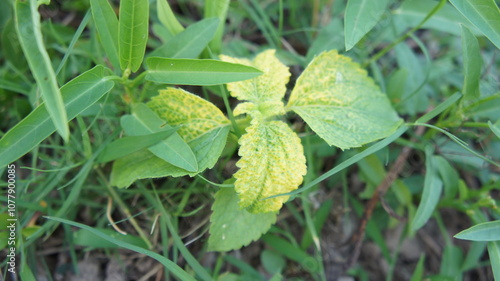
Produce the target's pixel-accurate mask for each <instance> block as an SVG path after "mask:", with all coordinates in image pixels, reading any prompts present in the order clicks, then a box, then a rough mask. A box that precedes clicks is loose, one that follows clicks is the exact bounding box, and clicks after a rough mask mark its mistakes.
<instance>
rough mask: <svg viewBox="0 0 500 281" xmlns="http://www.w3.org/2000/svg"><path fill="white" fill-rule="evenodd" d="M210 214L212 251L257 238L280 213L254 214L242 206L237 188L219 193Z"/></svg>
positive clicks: (232, 248)
mask: <svg viewBox="0 0 500 281" xmlns="http://www.w3.org/2000/svg"><path fill="white" fill-rule="evenodd" d="M212 211H213V213H212V216H211V217H210V222H211V224H210V237H209V238H208V250H209V251H221V252H224V251H230V250H236V249H239V248H241V247H243V246H246V245H248V244H250V242H252V241H254V240H257V239H258V238H259V237H260V236H261V235H262V234H264V233H265V232H267V231H268V230H269V228H270V227H271V225H273V224H274V223H275V222H276V216H277V215H276V213H273V212H270V213H263V214H252V213H249V212H248V211H247V210H245V209H241V208H240V207H239V206H238V195H237V194H236V192H235V191H234V189H233V188H221V189H219V191H217V193H216V194H215V202H214V204H213V205H212Z"/></svg>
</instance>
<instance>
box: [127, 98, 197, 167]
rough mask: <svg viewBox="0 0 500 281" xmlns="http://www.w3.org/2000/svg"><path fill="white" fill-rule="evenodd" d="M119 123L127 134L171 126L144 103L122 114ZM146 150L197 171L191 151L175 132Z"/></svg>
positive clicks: (164, 128)
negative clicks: (128, 112)
mask: <svg viewBox="0 0 500 281" xmlns="http://www.w3.org/2000/svg"><path fill="white" fill-rule="evenodd" d="M121 125H122V128H123V129H124V130H125V132H126V133H127V135H129V136H139V135H147V134H151V133H156V132H160V131H163V130H168V129H171V128H172V127H171V126H169V125H168V123H165V121H163V120H162V119H160V117H158V115H156V114H155V113H154V112H153V111H151V109H149V108H148V107H147V106H146V105H145V104H136V105H135V106H134V107H133V108H132V115H125V116H122V118H121ZM148 150H149V151H151V152H152V153H153V154H154V155H156V156H157V157H159V158H161V159H163V160H164V161H167V162H168V163H170V164H172V165H174V166H177V167H179V168H182V169H184V170H187V171H189V172H196V171H198V163H197V161H196V157H195V155H194V153H193V151H192V150H191V148H190V147H189V146H188V144H187V143H186V141H185V140H184V139H182V138H181V136H179V134H177V133H173V134H172V136H170V137H168V138H167V139H165V140H163V141H161V142H160V143H158V144H156V145H154V146H151V147H149V148H148Z"/></svg>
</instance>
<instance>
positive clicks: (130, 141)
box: [96, 128, 177, 163]
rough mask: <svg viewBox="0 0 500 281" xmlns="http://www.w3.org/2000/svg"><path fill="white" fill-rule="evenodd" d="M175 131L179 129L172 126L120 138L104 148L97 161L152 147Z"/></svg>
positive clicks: (111, 159) (100, 161)
mask: <svg viewBox="0 0 500 281" xmlns="http://www.w3.org/2000/svg"><path fill="white" fill-rule="evenodd" d="M175 131H177V128H170V129H168V130H165V131H160V132H158V133H153V134H148V135H142V136H133V137H123V138H119V139H117V140H115V141H113V142H112V143H110V144H108V145H107V146H106V148H104V150H103V151H102V152H101V154H99V157H98V159H97V160H96V163H103V162H108V161H113V160H115V159H118V158H120V157H123V156H126V155H129V154H131V153H134V152H136V151H139V150H141V149H143V148H147V147H150V146H152V145H154V144H157V143H159V142H160V141H161V140H163V139H165V138H167V137H169V136H171V135H172V134H173V133H175Z"/></svg>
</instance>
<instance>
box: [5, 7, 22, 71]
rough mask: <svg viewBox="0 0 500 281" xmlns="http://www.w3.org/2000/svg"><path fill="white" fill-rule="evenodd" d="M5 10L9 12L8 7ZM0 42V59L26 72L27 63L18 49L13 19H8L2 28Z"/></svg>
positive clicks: (17, 38)
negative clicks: (0, 56) (0, 47)
mask: <svg viewBox="0 0 500 281" xmlns="http://www.w3.org/2000/svg"><path fill="white" fill-rule="evenodd" d="M0 9H1V7H0ZM7 10H10V7H9V8H8V9H7ZM0 29H1V28H0ZM1 40H2V43H1V46H2V57H3V58H4V59H5V60H7V61H9V62H10V63H12V64H13V65H14V66H15V67H16V68H17V69H19V70H20V71H22V72H26V69H28V62H27V61H26V58H25V57H24V54H23V50H22V49H21V48H19V45H20V44H21V43H20V42H19V37H18V34H17V32H16V27H15V21H14V19H9V21H7V23H6V24H5V26H4V27H3V31H2V38H1Z"/></svg>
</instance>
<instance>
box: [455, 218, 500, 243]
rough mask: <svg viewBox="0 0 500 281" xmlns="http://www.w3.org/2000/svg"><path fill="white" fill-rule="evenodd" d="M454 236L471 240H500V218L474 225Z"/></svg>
mask: <svg viewBox="0 0 500 281" xmlns="http://www.w3.org/2000/svg"><path fill="white" fill-rule="evenodd" d="M454 237H455V238H457V239H463V240H471V241H500V220H497V221H490V222H485V223H480V224H477V225H474V226H473V227H471V228H468V229H466V230H463V231H461V232H460V233H458V234H457V235H455V236H454Z"/></svg>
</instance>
